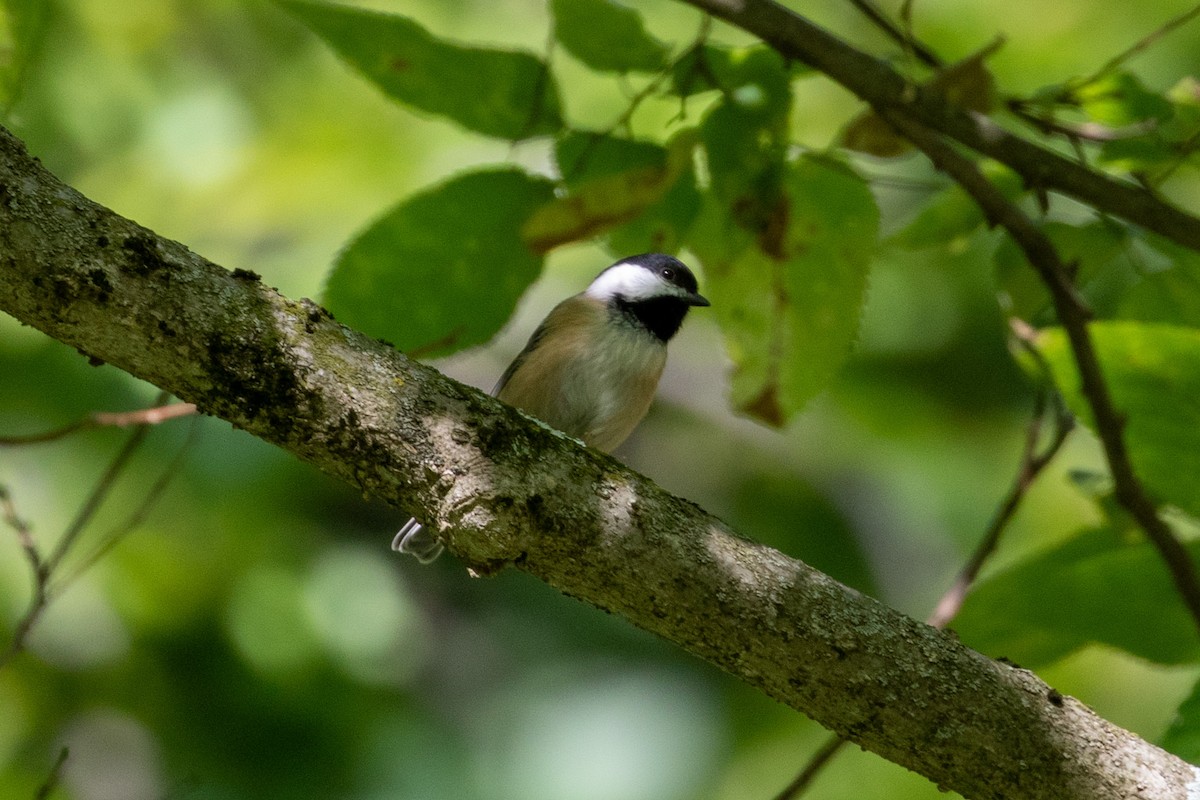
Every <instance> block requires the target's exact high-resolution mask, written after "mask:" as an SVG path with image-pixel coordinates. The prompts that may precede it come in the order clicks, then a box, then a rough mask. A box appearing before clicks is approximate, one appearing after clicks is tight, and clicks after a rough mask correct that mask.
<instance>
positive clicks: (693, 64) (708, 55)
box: [671, 43, 816, 98]
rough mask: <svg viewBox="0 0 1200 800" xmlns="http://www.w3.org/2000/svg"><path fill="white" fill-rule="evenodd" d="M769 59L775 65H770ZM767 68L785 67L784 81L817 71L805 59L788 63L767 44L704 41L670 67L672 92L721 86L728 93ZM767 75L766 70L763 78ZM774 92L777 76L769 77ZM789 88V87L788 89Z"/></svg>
mask: <svg viewBox="0 0 1200 800" xmlns="http://www.w3.org/2000/svg"><path fill="white" fill-rule="evenodd" d="M768 62H775V65H770V66H768ZM764 67H766V68H767V70H769V71H770V72H776V71H778V70H779V69H780V68H781V69H782V71H783V73H784V75H783V77H784V80H785V82H790V80H791V79H792V78H799V77H802V76H805V75H813V74H816V72H815V70H813V68H812V67H810V66H808V65H807V64H805V63H803V62H802V61H792V62H790V63H785V62H784V61H783V59H782V58H780V57H779V55H778V53H776V52H775V51H774V50H773V49H772V48H770V47H768V46H767V45H761V44H760V45H752V46H749V47H723V46H721V45H713V44H707V43H705V44H702V45H700V46H699V47H694V48H692V49H691V50H689V51H687V52H686V53H684V54H683V55H682V56H680V58H679V59H678V60H677V61H676V62H675V64H674V65H673V66H672V67H671V91H672V92H673V93H674V94H676V95H678V96H679V97H685V98H686V97H691V96H692V95H694V94H699V93H701V92H708V91H714V90H717V89H720V90H721V91H723V92H725V93H726V94H727V95H732V94H734V93H735V92H736V91H737V90H738V89H739V88H741V87H743V86H745V85H747V84H748V83H753V82H754V81H755V72H761V71H762V69H763V68H764ZM765 77H768V76H767V75H766V74H765V73H764V74H762V75H760V79H761V78H765ZM769 79H770V81H771V83H772V84H773V85H774V89H773V91H775V92H777V93H778V92H779V89H780V88H781V87H780V86H779V82H778V79H777V78H776V77H773V76H772V77H770V78H769ZM789 91H790V89H789Z"/></svg>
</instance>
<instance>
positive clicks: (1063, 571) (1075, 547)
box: [953, 528, 1200, 668]
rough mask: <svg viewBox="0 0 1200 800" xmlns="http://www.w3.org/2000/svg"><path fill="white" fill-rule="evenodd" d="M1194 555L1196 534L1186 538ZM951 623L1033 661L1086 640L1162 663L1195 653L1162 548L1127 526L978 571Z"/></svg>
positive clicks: (1026, 662)
mask: <svg viewBox="0 0 1200 800" xmlns="http://www.w3.org/2000/svg"><path fill="white" fill-rule="evenodd" d="M1189 550H1190V551H1191V553H1192V558H1193V559H1196V558H1200V543H1192V544H1190V545H1189ZM953 627H954V629H955V631H957V632H958V635H959V636H960V637H961V638H962V640H963V642H964V643H966V644H967V645H969V646H971V647H973V648H975V649H976V650H979V651H980V652H982V653H986V654H988V655H990V656H994V657H1001V656H1003V657H1005V658H1009V659H1012V660H1013V661H1015V662H1017V663H1018V664H1020V665H1021V666H1023V667H1029V668H1037V667H1040V666H1043V665H1045V664H1048V663H1051V662H1053V661H1056V660H1058V659H1060V658H1063V657H1064V656H1066V655H1069V654H1070V653H1072V652H1073V651H1075V650H1077V649H1079V648H1080V647H1082V646H1084V645H1086V644H1088V643H1090V642H1099V643H1102V644H1107V645H1111V646H1112V647H1119V648H1121V649H1122V650H1126V651H1128V652H1130V653H1133V654H1134V655H1136V656H1139V657H1141V658H1146V659H1149V660H1151V661H1155V662H1158V663H1161V664H1184V663H1191V662H1195V661H1197V660H1200V643H1198V642H1197V640H1196V626H1195V621H1194V620H1193V619H1192V618H1191V616H1190V615H1189V613H1188V611H1187V609H1186V608H1184V606H1183V604H1182V603H1181V602H1180V600H1179V596H1178V594H1177V593H1176V591H1175V587H1174V584H1173V583H1172V582H1171V576H1170V575H1169V574H1168V573H1167V570H1166V567H1164V566H1163V563H1162V558H1161V557H1160V556H1159V555H1158V551H1157V550H1155V548H1154V547H1153V546H1152V545H1150V544H1149V543H1147V542H1146V541H1145V539H1144V538H1142V537H1141V536H1138V535H1136V534H1132V532H1130V531H1125V530H1115V529H1113V528H1100V529H1095V530H1089V531H1086V532H1084V533H1082V534H1080V535H1079V536H1077V537H1075V538H1074V539H1071V540H1070V541H1067V542H1065V543H1063V544H1061V545H1058V546H1057V547H1053V548H1051V549H1049V550H1046V551H1044V552H1041V553H1037V554H1035V555H1033V556H1032V557H1030V558H1027V559H1025V560H1024V561H1021V562H1020V563H1018V564H1016V565H1014V566H1012V567H1010V568H1008V569H1006V570H1004V571H1003V572H1000V573H999V574H996V575H994V576H992V577H990V578H987V579H985V580H983V581H981V582H980V583H979V584H977V585H976V587H975V588H974V589H973V590H972V591H971V594H970V595H969V596H968V597H967V600H966V602H965V603H964V604H963V608H962V611H961V612H960V613H959V615H958V617H956V618H955V620H954V623H953Z"/></svg>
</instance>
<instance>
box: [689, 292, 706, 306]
mask: <svg viewBox="0 0 1200 800" xmlns="http://www.w3.org/2000/svg"><path fill="white" fill-rule="evenodd" d="M683 300H684V302H685V303H687V304H688V305H689V306H711V305H712V303H710V302H708V298H707V297H705V296H704V295H702V294H695V293H692V294H688V295H686V296H685V297H684V298H683Z"/></svg>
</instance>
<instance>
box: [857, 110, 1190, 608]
mask: <svg viewBox="0 0 1200 800" xmlns="http://www.w3.org/2000/svg"><path fill="white" fill-rule="evenodd" d="M877 110H878V111H879V113H880V114H881V115H882V116H883V117H884V118H885V119H887V120H888V121H889V122H890V123H891V124H892V126H893V127H895V128H896V129H897V130H898V131H900V133H901V134H902V135H903V136H904V137H905V138H906V139H908V140H909V141H910V142H912V143H913V144H914V145H916V146H917V147H918V148H920V149H921V150H922V151H924V153H925V154H926V156H928V157H929V160H930V161H932V162H933V164H934V166H936V167H937V168H938V169H940V170H942V171H943V172H945V173H946V174H948V175H950V177H952V178H954V180H955V181H957V182H958V184H959V185H960V186H962V187H963V189H964V190H965V191H966V192H967V193H968V194H970V195H971V196H972V197H973V198H974V199H975V202H976V203H977V204H978V205H979V207H980V209H982V211H983V213H984V216H985V217H986V218H987V219H988V221H989V222H990V223H991V224H993V225H999V226H1001V227H1003V228H1004V229H1005V230H1006V231H1007V232H1008V233H1009V235H1010V236H1011V237H1012V239H1013V241H1014V242H1015V243H1016V244H1017V246H1018V247H1019V248H1020V249H1021V251H1022V252H1023V253H1024V254H1025V258H1026V259H1027V260H1028V261H1029V263H1030V265H1031V266H1032V267H1033V268H1034V270H1035V271H1036V272H1037V273H1038V275H1039V276H1041V278H1042V281H1043V283H1045V284H1046V286H1047V288H1048V289H1049V290H1050V297H1051V299H1052V300H1053V302H1054V308H1055V311H1056V312H1057V315H1058V320H1059V323H1060V324H1061V325H1062V327H1063V330H1064V331H1065V332H1066V335H1067V339H1068V341H1069V342H1070V345H1071V352H1072V355H1073V357H1074V361H1075V366H1076V369H1077V370H1078V372H1079V377H1080V383H1081V386H1082V390H1083V396H1084V398H1085V399H1086V400H1087V403H1088V406H1089V408H1090V409H1091V412H1092V418H1093V419H1094V420H1095V426H1096V434H1097V435H1098V436H1099V438H1100V442H1101V444H1102V445H1103V447H1104V454H1105V458H1106V460H1107V461H1108V467H1109V470H1110V471H1111V472H1112V477H1113V483H1114V486H1115V490H1116V497H1117V502H1119V503H1120V504H1121V505H1122V506H1123V507H1124V508H1125V509H1126V510H1127V511H1128V512H1129V513H1130V514H1131V515H1132V516H1133V518H1134V520H1136V521H1137V523H1138V525H1139V526H1140V527H1141V528H1142V530H1143V531H1144V532H1145V533H1146V537H1147V538H1148V539H1149V540H1150V542H1151V543H1152V544H1153V545H1154V546H1155V548H1157V550H1158V552H1159V555H1160V556H1161V558H1162V560H1163V562H1164V563H1165V564H1166V566H1167V569H1168V571H1169V572H1170V573H1171V579H1172V581H1173V582H1174V584H1175V588H1176V590H1177V591H1178V592H1179V595H1180V597H1181V598H1182V600H1183V603H1184V605H1185V606H1186V607H1187V609H1188V611H1189V613H1190V614H1191V615H1192V617H1193V619H1194V620H1195V622H1196V625H1197V627H1198V628H1200V582H1198V581H1197V578H1196V571H1195V567H1194V566H1193V564H1192V557H1191V555H1190V554H1189V553H1188V551H1187V549H1186V548H1185V547H1184V546H1183V545H1182V544H1181V543H1180V541H1179V540H1178V539H1177V538H1176V537H1175V534H1174V533H1173V532H1172V531H1171V529H1170V527H1169V526H1168V525H1167V523H1166V522H1164V521H1163V519H1162V518H1161V517H1160V516H1159V515H1158V510H1157V508H1155V506H1154V503H1153V502H1152V501H1151V500H1150V498H1149V496H1147V494H1146V492H1145V489H1144V488H1143V487H1142V483H1141V480H1140V479H1139V478H1138V476H1137V473H1135V472H1134V469H1133V463H1132V461H1131V460H1130V457H1129V451H1128V448H1127V446H1126V443H1125V436H1124V427H1125V419H1124V416H1123V415H1122V414H1121V412H1120V411H1118V410H1117V408H1116V406H1115V405H1113V400H1112V395H1111V394H1110V392H1109V390H1108V385H1107V383H1106V382H1105V380H1104V373H1103V370H1102V369H1101V367H1100V361H1099V358H1098V357H1097V355H1096V349H1095V346H1094V345H1093V343H1092V338H1091V334H1090V333H1089V332H1088V327H1087V323H1088V319H1089V318H1090V311H1089V309H1088V307H1087V305H1086V304H1085V303H1084V302H1083V300H1082V298H1081V297H1080V295H1079V293H1078V291H1076V289H1075V287H1074V285H1073V284H1072V283H1071V281H1070V277H1069V273H1070V270H1069V269H1068V267H1067V265H1066V264H1064V263H1063V261H1062V259H1061V258H1060V257H1059V255H1058V250H1057V249H1056V248H1055V246H1054V243H1053V242H1051V241H1050V238H1049V237H1048V236H1046V234H1045V232H1043V231H1042V230H1041V228H1039V227H1038V225H1037V224H1036V223H1035V222H1034V221H1033V220H1032V219H1030V218H1029V217H1028V216H1027V215H1026V214H1025V212H1024V211H1022V210H1021V209H1020V208H1018V207H1017V206H1016V205H1014V204H1013V203H1010V202H1009V201H1008V199H1007V198H1006V197H1005V196H1004V195H1003V194H1002V193H1001V192H1000V191H999V190H998V189H997V188H996V187H995V186H993V185H992V183H991V182H990V181H989V180H988V179H987V178H986V177H985V176H984V175H983V174H982V173H981V172H980V171H979V169H978V168H977V167H976V166H975V164H974V163H973V162H972V161H971V160H970V159H968V158H966V157H964V156H963V155H961V154H960V153H959V152H958V151H957V150H955V149H954V148H953V147H951V146H950V145H949V144H947V143H946V142H945V141H944V140H943V139H942V138H941V137H940V136H939V135H937V134H936V133H933V132H932V131H930V130H929V129H928V128H926V127H924V126H922V125H920V124H918V123H915V122H912V121H911V120H909V119H907V118H906V117H903V116H901V115H898V114H894V113H891V112H890V111H889V110H888V109H883V108H881V109H877Z"/></svg>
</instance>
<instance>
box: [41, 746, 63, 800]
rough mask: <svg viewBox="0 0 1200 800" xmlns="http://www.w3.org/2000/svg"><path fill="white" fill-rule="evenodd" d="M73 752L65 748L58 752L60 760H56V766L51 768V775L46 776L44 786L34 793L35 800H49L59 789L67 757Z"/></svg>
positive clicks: (53, 765)
mask: <svg viewBox="0 0 1200 800" xmlns="http://www.w3.org/2000/svg"><path fill="white" fill-rule="evenodd" d="M70 754H71V751H70V750H69V749H67V748H66V747H64V748H63V749H61V750H59V751H58V758H56V759H54V764H52V765H51V767H50V774H49V775H47V776H46V780H44V781H42V785H41V786H39V787H38V788H37V791H36V792H34V793H33V800H48V798H49V797H50V795H51V793H52V792H53V791H54V790H55V789H56V788H58V781H59V778H61V777H62V768H63V765H64V764H66V763H67V756H69V755H70Z"/></svg>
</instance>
